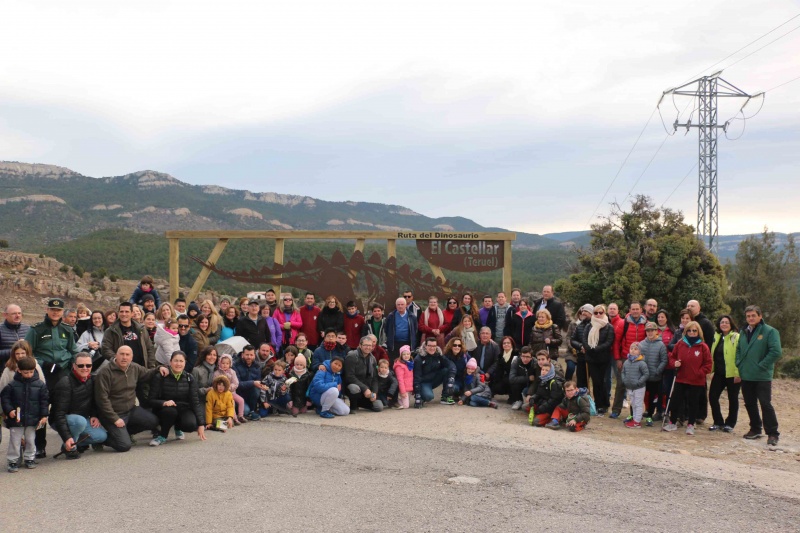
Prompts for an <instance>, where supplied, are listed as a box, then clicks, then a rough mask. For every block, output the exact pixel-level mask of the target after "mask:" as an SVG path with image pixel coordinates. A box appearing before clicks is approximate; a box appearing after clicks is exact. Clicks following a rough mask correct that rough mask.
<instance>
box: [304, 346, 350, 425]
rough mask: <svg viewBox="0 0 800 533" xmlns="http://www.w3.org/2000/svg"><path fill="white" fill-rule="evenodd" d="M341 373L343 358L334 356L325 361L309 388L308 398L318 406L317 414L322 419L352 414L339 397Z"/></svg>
mask: <svg viewBox="0 0 800 533" xmlns="http://www.w3.org/2000/svg"><path fill="white" fill-rule="evenodd" d="M341 372H342V358H341V357H339V356H334V358H333V359H331V360H329V361H323V362H322V365H321V366H320V370H318V371H317V373H316V374H314V379H313V380H312V381H311V386H310V387H309V388H308V397H309V398H311V402H312V403H313V404H314V405H315V406H316V411H317V414H318V415H319V416H321V417H322V418H333V417H334V416H345V415H349V414H350V408H349V407H347V404H345V403H344V400H342V399H341V398H340V397H339V396H340V395H341V393H342V376H341Z"/></svg>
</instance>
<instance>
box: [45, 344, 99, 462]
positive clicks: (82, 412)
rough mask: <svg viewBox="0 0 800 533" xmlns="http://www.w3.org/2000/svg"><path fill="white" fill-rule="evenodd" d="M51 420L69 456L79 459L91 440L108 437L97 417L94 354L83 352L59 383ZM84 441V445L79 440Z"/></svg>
mask: <svg viewBox="0 0 800 533" xmlns="http://www.w3.org/2000/svg"><path fill="white" fill-rule="evenodd" d="M52 404H53V408H52V410H51V412H50V424H51V425H52V426H53V429H55V430H56V431H57V432H58V434H59V435H60V436H61V440H63V441H64V444H63V445H62V446H61V451H63V452H64V455H66V456H67V459H77V458H79V457H80V453H82V452H83V451H85V450H86V449H87V448H88V447H89V445H90V444H100V445H102V443H104V442H105V441H106V436H107V433H106V430H105V429H103V426H102V425H101V424H100V420H99V419H98V418H97V410H96V409H95V404H94V380H93V379H92V356H91V354H89V352H80V353H79V354H78V355H76V356H75V361H74V362H73V363H72V372H70V373H69V374H67V375H66V376H64V377H63V378H61V379H60V380H59V382H58V383H57V384H56V387H55V390H54V392H53V398H52ZM78 441H80V445H78V446H76V443H77V442H78Z"/></svg>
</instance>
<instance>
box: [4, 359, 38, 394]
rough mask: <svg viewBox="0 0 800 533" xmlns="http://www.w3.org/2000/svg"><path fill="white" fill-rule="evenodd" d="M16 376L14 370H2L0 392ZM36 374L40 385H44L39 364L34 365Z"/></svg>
mask: <svg viewBox="0 0 800 533" xmlns="http://www.w3.org/2000/svg"><path fill="white" fill-rule="evenodd" d="M16 374H17V371H16V370H11V369H10V368H4V369H3V374H2V375H0V390H3V389H4V388H5V387H6V385H8V384H9V383H11V382H12V381H14V376H15V375H16ZM36 374H37V375H38V376H39V380H40V381H41V382H42V383H46V382H47V380H46V379H45V374H44V372H42V367H41V366H39V363H36Z"/></svg>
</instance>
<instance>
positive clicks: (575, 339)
mask: <svg viewBox="0 0 800 533" xmlns="http://www.w3.org/2000/svg"><path fill="white" fill-rule="evenodd" d="M591 327H592V319H591V318H586V319H584V320H581V321H580V322H578V324H577V325H576V326H575V331H574V332H573V333H572V337H570V338H569V345H570V346H571V347H572V349H573V350H575V359H576V361H578V362H580V361H585V360H586V354H585V353H583V351H582V350H581V348H583V332H584V331H585V330H586V328H591ZM535 353H536V352H534V354H535ZM551 357H552V355H551Z"/></svg>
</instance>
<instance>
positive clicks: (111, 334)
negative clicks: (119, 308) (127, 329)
mask: <svg viewBox="0 0 800 533" xmlns="http://www.w3.org/2000/svg"><path fill="white" fill-rule="evenodd" d="M131 329H132V330H133V331H134V332H135V333H136V335H138V337H139V341H140V342H141V343H142V355H143V356H144V366H145V367H146V368H155V366H156V365H157V364H158V362H157V361H156V348H155V346H153V343H152V342H150V335H149V334H148V333H147V330H146V329H145V327H144V326H143V325H142V324H139V323H138V322H135V321H133V320H131ZM124 344H125V342H124V339H123V333H122V324H120V322H119V320H117V321H116V322H114V323H113V324H111V325H110V326H109V327H108V329H106V331H105V333H104V334H103V343H102V344H101V345H100V352H101V353H102V354H103V357H105V358H106V359H108V360H109V361H110V360H111V359H114V357H116V355H117V350H118V349H119V347H120V346H123V345H124ZM170 355H172V354H171V353H170Z"/></svg>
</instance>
